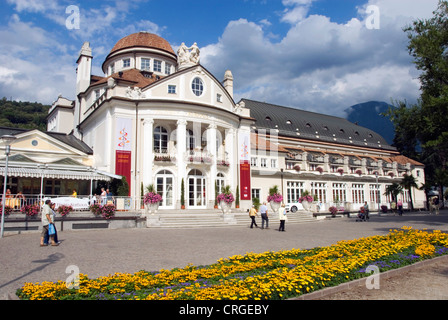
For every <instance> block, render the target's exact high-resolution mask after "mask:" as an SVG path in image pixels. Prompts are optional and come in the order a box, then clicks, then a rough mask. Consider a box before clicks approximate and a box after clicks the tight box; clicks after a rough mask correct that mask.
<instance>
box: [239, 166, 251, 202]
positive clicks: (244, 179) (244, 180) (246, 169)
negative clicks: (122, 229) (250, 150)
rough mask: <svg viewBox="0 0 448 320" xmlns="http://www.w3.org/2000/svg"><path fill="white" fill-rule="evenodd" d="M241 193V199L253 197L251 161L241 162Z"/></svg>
mask: <svg viewBox="0 0 448 320" xmlns="http://www.w3.org/2000/svg"><path fill="white" fill-rule="evenodd" d="M240 193H241V197H240V198H241V200H250V199H251V189H250V163H249V161H241V162H240Z"/></svg>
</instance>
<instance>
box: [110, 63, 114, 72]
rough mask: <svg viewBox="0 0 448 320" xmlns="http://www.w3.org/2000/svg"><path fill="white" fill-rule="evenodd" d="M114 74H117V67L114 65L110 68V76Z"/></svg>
mask: <svg viewBox="0 0 448 320" xmlns="http://www.w3.org/2000/svg"><path fill="white" fill-rule="evenodd" d="M114 73H115V65H114V64H112V65H111V66H110V74H114Z"/></svg>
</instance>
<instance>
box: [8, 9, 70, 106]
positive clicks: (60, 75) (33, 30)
mask: <svg viewBox="0 0 448 320" xmlns="http://www.w3.org/2000/svg"><path fill="white" fill-rule="evenodd" d="M0 39H2V46H1V47H0V97H3V96H5V97H8V98H9V97H12V98H13V99H15V100H27V101H39V102H42V103H51V102H52V101H54V100H55V98H56V97H57V95H58V94H59V93H61V92H62V93H63V94H65V95H71V96H72V95H73V94H72V92H73V88H74V86H75V81H76V75H75V68H76V66H75V63H74V59H75V58H74V57H73V56H72V55H70V54H69V53H67V48H66V46H64V45H61V44H60V43H59V41H58V40H57V39H56V38H55V37H54V35H53V34H51V33H49V32H47V31H45V30H44V29H42V28H39V27H36V26H35V25H33V24H32V23H27V22H23V21H21V20H20V18H19V17H18V16H17V15H13V16H12V17H11V19H10V21H9V23H8V27H7V28H5V29H4V30H1V31H0Z"/></svg>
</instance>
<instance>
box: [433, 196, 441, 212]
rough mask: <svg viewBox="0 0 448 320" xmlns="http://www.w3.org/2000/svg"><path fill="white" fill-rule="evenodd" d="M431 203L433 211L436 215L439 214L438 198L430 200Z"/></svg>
mask: <svg viewBox="0 0 448 320" xmlns="http://www.w3.org/2000/svg"><path fill="white" fill-rule="evenodd" d="M432 203H433V205H434V209H435V211H436V214H439V213H440V212H439V197H434V198H433V200H432Z"/></svg>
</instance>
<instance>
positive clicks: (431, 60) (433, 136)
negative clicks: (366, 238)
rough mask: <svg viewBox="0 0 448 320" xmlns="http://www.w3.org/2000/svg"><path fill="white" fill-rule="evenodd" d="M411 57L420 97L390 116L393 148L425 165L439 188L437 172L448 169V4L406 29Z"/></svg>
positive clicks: (396, 108) (441, 3)
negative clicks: (392, 130) (415, 101)
mask: <svg viewBox="0 0 448 320" xmlns="http://www.w3.org/2000/svg"><path fill="white" fill-rule="evenodd" d="M404 31H405V32H407V35H408V38H409V45H408V50H409V54H410V55H411V56H412V57H413V58H414V63H415V65H416V67H417V69H418V70H419V71H421V73H420V76H419V79H420V83H421V88H420V89H421V96H420V99H419V101H418V102H417V103H416V104H415V105H411V106H409V105H407V102H406V101H404V102H403V101H399V102H396V103H395V104H394V106H393V107H392V108H390V109H389V111H388V112H387V115H388V116H389V117H390V119H391V121H392V122H393V123H394V126H395V139H394V144H395V146H396V147H397V149H398V150H399V151H400V152H402V153H403V154H404V155H406V156H409V157H411V158H414V159H416V160H419V161H421V162H423V163H424V164H425V166H426V175H427V178H428V179H429V180H430V181H432V182H433V183H434V184H437V185H439V182H437V181H436V180H437V176H444V175H445V174H440V173H439V174H437V175H436V170H438V171H442V172H445V173H446V172H447V169H448V125H447V123H448V1H442V0H440V1H439V4H438V8H437V10H436V11H434V13H433V17H432V18H430V19H425V20H416V21H414V22H413V23H412V25H410V26H408V27H406V28H405V29H404Z"/></svg>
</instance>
